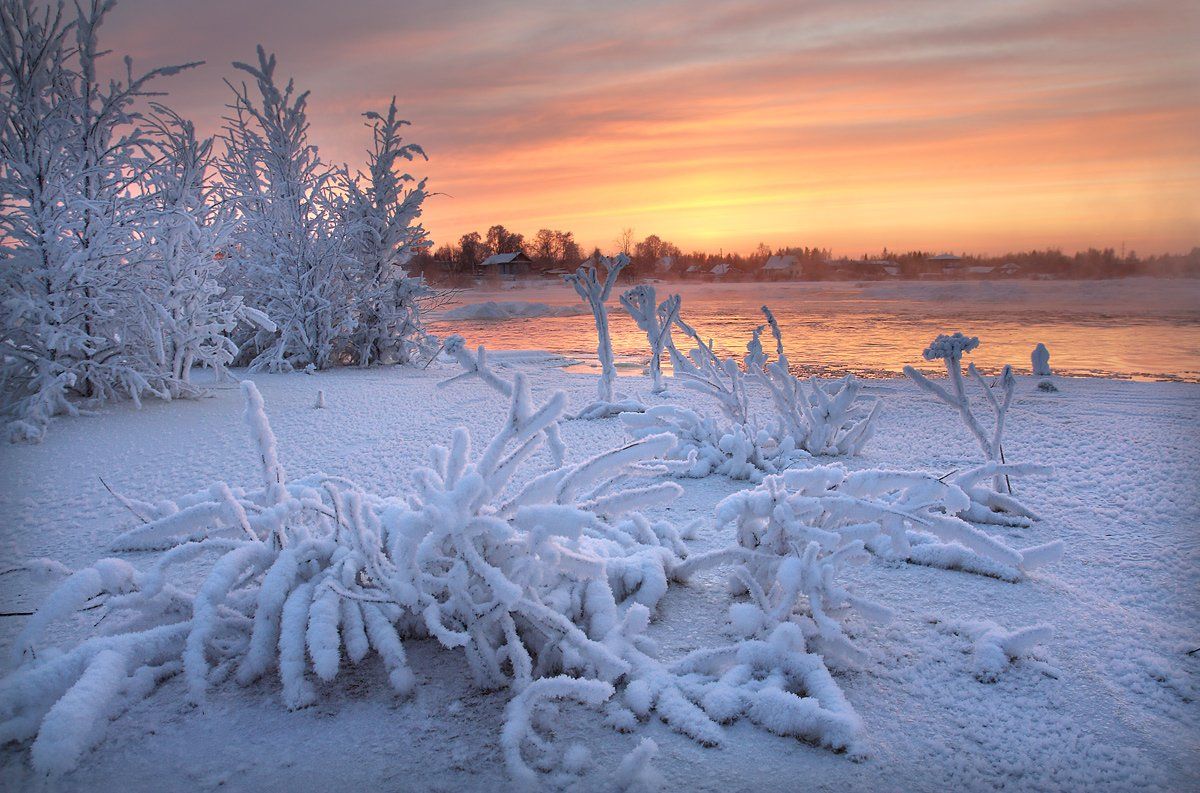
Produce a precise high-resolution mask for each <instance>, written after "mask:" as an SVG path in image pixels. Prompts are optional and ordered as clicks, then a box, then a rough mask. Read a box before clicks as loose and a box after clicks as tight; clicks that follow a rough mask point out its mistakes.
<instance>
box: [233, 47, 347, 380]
mask: <svg viewBox="0 0 1200 793" xmlns="http://www.w3.org/2000/svg"><path fill="white" fill-rule="evenodd" d="M233 65H234V68H236V69H238V70H239V71H242V72H245V73H246V74H248V75H249V76H250V77H251V78H252V80H253V85H254V89H253V90H251V88H250V87H249V86H248V85H247V84H246V83H244V82H243V83H241V84H238V85H234V84H233V83H230V82H228V81H227V84H228V85H229V87H230V88H231V89H232V91H233V93H234V101H233V104H232V105H230V110H231V113H230V115H229V117H227V118H226V123H225V127H224V129H223V131H222V134H221V137H222V141H223V143H224V146H225V152H224V155H223V156H222V157H221V158H220V159H219V160H218V163H217V169H218V172H219V174H220V177H221V189H222V192H223V194H224V197H225V199H226V200H227V201H229V202H230V203H231V204H232V205H234V206H235V207H236V208H237V211H238V221H237V230H236V231H235V233H234V235H233V243H234V244H233V246H232V248H231V254H232V255H233V257H234V260H235V264H236V266H237V267H238V268H239V271H240V276H239V277H240V279H241V281H242V284H241V287H242V291H243V293H244V295H245V299H246V302H247V304H248V305H250V306H251V307H253V308H255V309H258V310H260V311H262V312H263V313H265V314H266V315H267V316H268V317H269V318H270V319H271V321H272V322H273V323H274V324H275V325H276V326H277V327H278V330H277V331H276V332H269V331H264V330H261V329H260V330H259V331H258V332H256V333H255V334H254V335H253V336H252V337H250V338H248V339H245V345H244V346H245V353H246V355H245V357H246V358H247V359H248V360H249V364H250V368H251V370H257V369H270V370H272V371H288V370H291V369H296V368H307V367H312V368H315V369H324V368H326V367H328V366H330V365H332V364H334V363H338V362H340V361H341V360H343V356H346V355H347V354H348V353H347V350H346V349H345V340H346V338H347V337H348V335H349V333H350V332H351V330H352V329H353V328H354V325H355V319H354V309H355V305H354V302H353V300H352V294H353V291H354V290H353V281H352V276H351V274H352V273H353V272H354V268H355V264H356V262H355V259H354V258H353V256H352V247H353V245H352V244H353V239H354V235H353V234H351V233H350V229H348V228H347V226H346V224H344V223H341V222H339V221H340V215H339V199H338V197H337V194H336V191H335V189H334V188H335V186H336V185H337V184H339V183H340V184H345V183H346V181H347V180H346V177H345V174H344V172H342V171H339V170H338V169H336V168H334V167H332V166H329V165H327V164H326V163H324V162H322V161H321V158H320V156H319V155H318V153H317V148H316V146H314V145H313V144H311V143H309V140H308V109H307V104H308V93H307V92H299V91H297V89H296V87H295V85H294V84H293V83H292V82H291V81H289V82H288V83H287V85H286V86H284V87H282V88H281V87H280V86H279V85H278V84H277V82H276V78H275V69H276V61H275V56H274V55H271V56H269V57H268V56H267V54H266V52H265V51H264V50H263V48H262V47H261V46H259V48H258V63H257V64H256V65H250V64H245V63H234V64H233Z"/></svg>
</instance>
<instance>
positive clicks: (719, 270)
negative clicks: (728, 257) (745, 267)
mask: <svg viewBox="0 0 1200 793" xmlns="http://www.w3.org/2000/svg"><path fill="white" fill-rule="evenodd" d="M709 272H710V273H712V274H713V275H725V274H726V273H728V272H729V265H728V264H726V263H725V262H721V263H720V264H714V265H713V268H712V269H711V270H709Z"/></svg>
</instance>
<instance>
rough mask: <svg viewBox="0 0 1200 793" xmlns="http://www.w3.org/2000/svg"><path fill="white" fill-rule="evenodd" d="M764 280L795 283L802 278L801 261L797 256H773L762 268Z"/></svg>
mask: <svg viewBox="0 0 1200 793" xmlns="http://www.w3.org/2000/svg"><path fill="white" fill-rule="evenodd" d="M762 274H763V278H765V279H766V280H768V281H789V280H790V281H794V280H796V279H797V278H799V277H800V259H799V258H797V257H795V256H790V255H789V256H772V257H770V258H769V259H767V260H766V261H765V262H764V263H763V266H762Z"/></svg>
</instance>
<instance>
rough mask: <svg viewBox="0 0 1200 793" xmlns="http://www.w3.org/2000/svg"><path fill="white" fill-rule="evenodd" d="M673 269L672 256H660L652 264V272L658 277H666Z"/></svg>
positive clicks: (673, 261)
mask: <svg viewBox="0 0 1200 793" xmlns="http://www.w3.org/2000/svg"><path fill="white" fill-rule="evenodd" d="M673 269H675V257H674V256H660V257H658V261H656V262H655V263H654V272H655V273H656V274H658V275H666V274H667V273H669V272H671V270H673Z"/></svg>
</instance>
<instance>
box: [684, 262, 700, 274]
mask: <svg viewBox="0 0 1200 793" xmlns="http://www.w3.org/2000/svg"><path fill="white" fill-rule="evenodd" d="M683 272H684V274H685V275H696V274H697V273H699V272H701V269H700V265H698V264H692V265H688V268H687V269H686V270H684V271H683Z"/></svg>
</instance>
